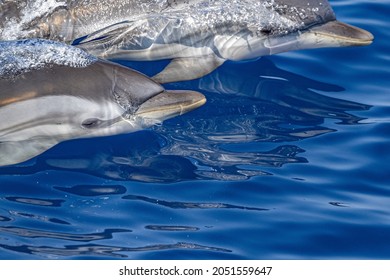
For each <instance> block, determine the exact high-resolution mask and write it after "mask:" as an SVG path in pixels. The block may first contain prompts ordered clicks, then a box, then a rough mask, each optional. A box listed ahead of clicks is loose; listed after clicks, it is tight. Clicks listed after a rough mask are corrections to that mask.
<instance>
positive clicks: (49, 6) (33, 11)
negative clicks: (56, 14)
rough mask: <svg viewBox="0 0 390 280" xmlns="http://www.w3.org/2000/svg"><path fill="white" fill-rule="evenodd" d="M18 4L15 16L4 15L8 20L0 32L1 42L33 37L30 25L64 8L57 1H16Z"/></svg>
mask: <svg viewBox="0 0 390 280" xmlns="http://www.w3.org/2000/svg"><path fill="white" fill-rule="evenodd" d="M16 2H19V3H17V4H16V5H18V7H19V8H18V13H17V14H14V15H12V14H6V15H5V16H7V18H8V20H7V21H6V22H5V23H4V28H3V30H0V38H1V39H2V40H17V39H20V38H28V37H31V36H33V35H34V34H32V33H33V32H34V31H35V30H34V29H31V28H30V26H31V23H32V22H33V21H34V20H36V19H39V18H43V17H44V16H45V15H50V14H51V13H52V12H53V11H54V10H55V9H57V8H58V7H61V6H66V2H63V1H58V0H34V1H16Z"/></svg>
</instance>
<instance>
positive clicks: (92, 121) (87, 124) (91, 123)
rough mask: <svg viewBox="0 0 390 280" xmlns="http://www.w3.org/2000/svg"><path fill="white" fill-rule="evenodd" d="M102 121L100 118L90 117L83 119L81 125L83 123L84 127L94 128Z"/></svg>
mask: <svg viewBox="0 0 390 280" xmlns="http://www.w3.org/2000/svg"><path fill="white" fill-rule="evenodd" d="M101 123H102V121H101V120H99V119H96V118H90V119H86V120H85V121H83V122H82V123H81V125H82V126H83V127H84V128H94V127H97V126H99V125H100V124H101Z"/></svg>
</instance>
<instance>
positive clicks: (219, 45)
mask: <svg viewBox="0 0 390 280" xmlns="http://www.w3.org/2000/svg"><path fill="white" fill-rule="evenodd" d="M2 8H3V12H2V14H0V17H1V18H2V20H1V23H0V28H1V29H2V30H3V31H2V32H0V33H1V34H0V39H3V40H9V39H18V38H25V37H42V38H49V39H52V40H60V41H64V42H68V43H72V42H73V44H74V45H77V46H78V47H81V48H83V49H85V50H87V51H88V52H89V53H91V54H93V55H95V56H98V57H102V58H107V59H114V60H115V59H119V60H123V59H125V60H134V61H144V60H164V59H171V60H172V61H171V62H170V64H168V65H167V66H166V68H165V69H164V70H163V71H162V72H160V73H158V74H157V75H156V76H154V77H153V78H154V80H156V81H158V82H160V83H166V82H172V81H178V80H191V79H195V78H199V77H202V76H204V75H206V74H208V73H210V72H211V71H213V70H214V69H216V68H217V67H219V66H220V65H221V64H222V63H224V61H226V60H248V59H254V58H258V57H260V56H264V55H271V54H276V53H280V52H285V51H291V50H298V49H309V48H320V47H340V46H362V45H368V44H370V43H371V42H372V40H373V36H372V34H371V33H369V32H367V31H365V30H363V29H360V28H357V27H354V26H351V25H348V24H345V23H342V22H340V21H337V20H336V16H335V13H334V12H333V10H332V8H331V6H330V4H329V3H328V1H326V0H123V1H116V0H78V1H73V0H72V1H71V0H48V1H44V0H34V1H32V0H22V1H19V0H18V1H15V0H6V2H5V5H4V4H3V7H2Z"/></svg>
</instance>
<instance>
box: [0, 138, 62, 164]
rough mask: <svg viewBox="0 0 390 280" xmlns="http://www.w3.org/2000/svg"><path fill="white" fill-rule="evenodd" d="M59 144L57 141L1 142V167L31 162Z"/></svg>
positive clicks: (40, 139)
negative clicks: (30, 160)
mask: <svg viewBox="0 0 390 280" xmlns="http://www.w3.org/2000/svg"><path fill="white" fill-rule="evenodd" d="M57 143H58V141H57V140H55V139H51V138H50V139H42V138H37V139H29V140H23V141H13V142H12V141H9V142H0V166H4V165H11V164H17V163H20V162H24V161H26V160H29V159H31V158H33V157H35V156H37V155H39V154H41V153H43V152H45V151H46V150H48V149H50V148H51V147H53V146H54V145H56V144H57Z"/></svg>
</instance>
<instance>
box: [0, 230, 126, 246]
mask: <svg viewBox="0 0 390 280" xmlns="http://www.w3.org/2000/svg"><path fill="white" fill-rule="evenodd" d="M0 232H1V233H2V234H5V233H6V234H13V235H18V236H22V237H28V238H54V239H62V240H71V241H78V242H90V241H93V240H101V239H111V238H112V234H113V233H116V232H131V230H124V229H105V230H104V231H103V232H100V233H88V234H72V233H62V232H53V231H43V230H35V229H28V228H20V227H0Z"/></svg>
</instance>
